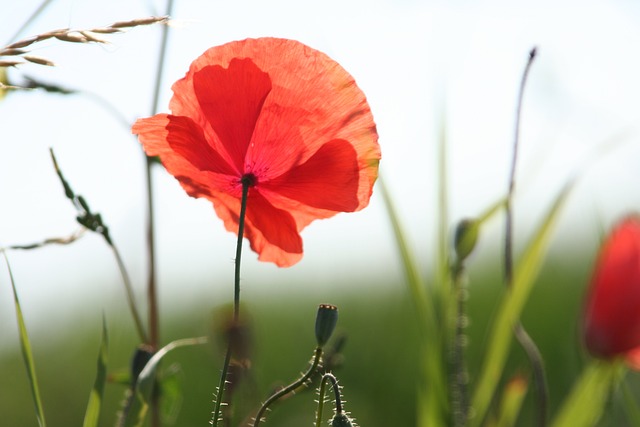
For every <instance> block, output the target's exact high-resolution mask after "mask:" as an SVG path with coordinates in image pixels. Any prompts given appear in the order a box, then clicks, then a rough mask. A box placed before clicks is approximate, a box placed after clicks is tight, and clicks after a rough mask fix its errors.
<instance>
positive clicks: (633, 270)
mask: <svg viewBox="0 0 640 427" xmlns="http://www.w3.org/2000/svg"><path fill="white" fill-rule="evenodd" d="M583 329H584V338H585V343H586V346H587V349H588V350H589V352H590V353H591V354H593V355H594V356H596V357H600V358H604V359H612V358H615V357H618V356H623V357H625V358H626V359H627V361H628V362H629V364H630V365H631V367H633V368H636V369H640V216H629V217H627V218H625V219H624V220H623V221H621V222H620V223H619V224H618V225H616V227H615V228H614V229H613V230H612V232H611V234H610V235H609V237H608V238H607V240H606V241H605V243H604V245H603V246H602V248H601V250H600V255H599V257H598V260H597V262H596V267H595V271H594V274H593V277H592V280H591V287H590V289H589V291H588V294H587V300H586V306H585V311H584V318H583Z"/></svg>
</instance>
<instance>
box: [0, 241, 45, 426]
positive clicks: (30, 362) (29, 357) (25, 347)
mask: <svg viewBox="0 0 640 427" xmlns="http://www.w3.org/2000/svg"><path fill="white" fill-rule="evenodd" d="M2 255H3V256H4V261H5V263H6V265H7V271H8V272H9V279H10V280H11V289H12V290H13V302H14V305H15V307H16V318H17V320H18V331H19V334H20V347H21V349H22V359H23V360H24V364H25V367H26V368H27V376H28V377H29V386H30V388H31V397H32V398H33V403H34V405H35V409H36V417H37V419H38V425H39V426H40V427H45V426H46V422H45V418H44V409H43V408H42V401H41V400H40V389H39V388H38V379H37V378H36V365H35V362H34V359H33V351H32V350H31V342H30V341H29V334H28V333H27V326H26V324H25V323H24V316H23V315H22V308H20V300H19V299H18V291H17V289H16V284H15V281H14V279H13V273H12V272H11V266H10V264H9V258H8V257H7V254H6V252H5V251H2Z"/></svg>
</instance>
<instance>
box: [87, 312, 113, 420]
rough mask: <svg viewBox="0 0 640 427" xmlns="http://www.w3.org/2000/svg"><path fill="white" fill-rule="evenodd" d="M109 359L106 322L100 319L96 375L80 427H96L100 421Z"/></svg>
mask: <svg viewBox="0 0 640 427" xmlns="http://www.w3.org/2000/svg"><path fill="white" fill-rule="evenodd" d="M108 358H109V337H108V335H107V322H106V320H105V319H104V317H103V318H102V341H101V343H100V351H99V352H98V362H97V374H96V380H95V382H94V383H93V389H92V390H91V394H90V395H89V403H88V404H87V411H86V412H85V414H84V423H83V424H82V427H98V421H99V420H100V409H101V407H102V396H103V394H104V386H105V383H106V382H107V361H108Z"/></svg>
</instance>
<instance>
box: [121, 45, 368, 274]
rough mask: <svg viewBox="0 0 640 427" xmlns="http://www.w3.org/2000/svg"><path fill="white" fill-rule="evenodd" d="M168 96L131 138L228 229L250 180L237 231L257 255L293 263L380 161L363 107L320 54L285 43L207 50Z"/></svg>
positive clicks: (362, 197)
mask: <svg viewBox="0 0 640 427" xmlns="http://www.w3.org/2000/svg"><path fill="white" fill-rule="evenodd" d="M172 89H173V98H172V99H171V103H170V105H169V107H170V109H171V112H172V114H157V115H155V116H153V117H149V118H145V119H140V120H138V121H137V122H136V123H135V124H134V125H133V129H132V131H133V133H135V134H137V135H139V139H140V141H141V142H142V145H143V147H144V150H145V152H146V153H147V154H148V155H149V156H159V157H160V160H161V161H162V163H163V164H164V166H165V167H166V169H167V170H168V171H169V172H170V173H171V174H172V175H174V176H175V177H176V178H177V179H178V181H179V182H180V184H181V185H182V187H183V188H184V189H185V191H186V192H187V193H188V194H189V195H190V196H192V197H205V198H207V199H209V200H210V201H211V202H212V203H213V206H214V208H215V211H216V213H217V214H218V216H219V217H220V218H221V219H222V220H223V221H224V225H225V227H226V229H227V230H229V231H232V232H236V233H237V232H238V218H239V212H240V199H241V193H242V184H241V179H242V178H243V177H245V179H246V178H249V179H250V181H251V183H252V186H251V188H250V189H249V193H248V198H247V211H246V223H245V236H246V237H247V238H248V239H249V241H250V243H251V248H252V249H253V250H254V251H256V252H257V253H258V254H259V259H261V260H263V261H271V262H274V263H276V264H277V265H279V266H290V265H293V264H295V263H296V262H298V261H299V260H300V259H301V258H302V239H301V238H300V234H299V232H300V231H301V230H302V229H303V228H304V227H306V226H307V225H308V224H309V223H310V222H311V221H313V220H315V219H320V218H329V217H331V216H333V215H335V214H336V213H338V212H354V211H357V210H360V209H362V208H364V207H365V206H366V205H367V204H368V203H369V198H370V196H371V190H372V187H373V183H374V181H375V179H376V177H377V173H378V162H379V159H380V148H379V146H378V135H377V133H376V127H375V124H374V122H373V117H372V115H371V110H370V109H369V105H368V104H367V101H366V98H365V96H364V94H363V93H362V91H361V90H360V89H359V88H358V87H357V86H356V84H355V81H354V80H353V78H352V77H351V76H350V75H349V74H348V73H347V72H346V71H345V70H344V69H343V68H342V67H341V66H340V65H339V64H337V63H336V62H335V61H333V60H331V59H330V58H329V57H327V56H326V55H325V54H323V53H321V52H318V51H317V50H314V49H311V48H310V47H308V46H305V45H303V44H302V43H299V42H297V41H293V40H285V39H275V38H260V39H248V40H244V41H238V42H232V43H228V44H225V45H222V46H218V47H213V48H211V49H209V50H207V51H206V52H205V53H204V54H203V55H202V56H200V57H199V58H198V59H196V60H195V61H194V62H193V63H192V64H191V67H190V69H189V71H188V72H187V74H186V75H185V77H184V78H182V79H180V80H178V81H177V82H176V83H175V84H174V85H173V88H172Z"/></svg>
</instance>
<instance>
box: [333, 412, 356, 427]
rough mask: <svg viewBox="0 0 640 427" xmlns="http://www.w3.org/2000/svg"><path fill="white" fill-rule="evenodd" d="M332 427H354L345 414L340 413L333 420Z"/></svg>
mask: <svg viewBox="0 0 640 427" xmlns="http://www.w3.org/2000/svg"><path fill="white" fill-rule="evenodd" d="M331 427H353V423H352V422H351V420H350V419H349V417H347V416H346V415H345V414H344V413H339V414H336V415H335V416H334V417H333V419H332V420H331Z"/></svg>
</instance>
